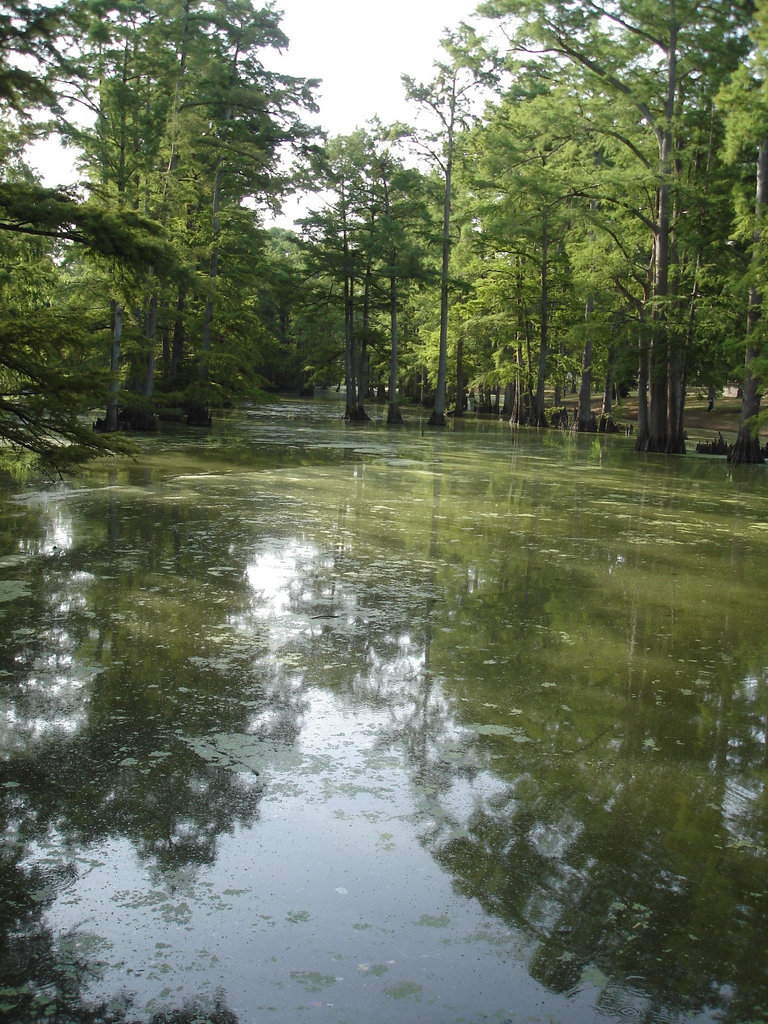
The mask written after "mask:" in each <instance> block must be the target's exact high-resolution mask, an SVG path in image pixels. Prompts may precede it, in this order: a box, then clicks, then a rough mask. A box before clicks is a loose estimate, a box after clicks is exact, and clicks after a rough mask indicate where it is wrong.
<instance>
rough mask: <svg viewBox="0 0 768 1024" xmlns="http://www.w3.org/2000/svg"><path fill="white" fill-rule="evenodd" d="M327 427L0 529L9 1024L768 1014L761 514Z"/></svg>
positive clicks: (246, 427)
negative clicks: (43, 1023) (34, 1023)
mask: <svg viewBox="0 0 768 1024" xmlns="http://www.w3.org/2000/svg"><path fill="white" fill-rule="evenodd" d="M337 417H338V409H337V408H336V406H335V405H334V404H331V403H328V404H327V405H323V404H322V403H317V404H314V405H312V404H308V403H298V402H297V403H282V404H280V405H275V406H272V407H267V408H264V409H259V410H254V411H253V412H251V413H247V414H240V415H236V416H235V415H233V416H232V417H231V419H229V420H227V421H225V422H224V424H223V425H221V426H220V427H219V428H218V429H217V430H216V431H215V432H213V433H212V434H211V435H210V436H208V437H192V436H191V435H185V434H178V435H174V436H170V437H166V438H159V439H158V438H153V439H150V440H147V441H146V442H143V443H142V445H143V448H142V451H141V452H140V454H139V456H138V458H137V459H136V460H134V461H131V462H128V461H126V462H125V463H121V464H119V465H114V464H112V465H106V466H95V467H91V468H89V469H88V470H87V471H84V472H83V474H82V476H81V477H79V478H78V479H77V480H76V481H73V482H71V483H69V484H67V485H61V486H58V487H56V488H52V489H47V490H35V489H32V488H28V489H26V490H25V491H21V492H18V491H17V492H13V491H11V490H10V489H9V490H8V491H7V492H6V494H5V497H4V498H3V510H4V515H3V517H2V520H1V521H0V621H1V622H2V631H1V633H0V637H1V639H0V815H1V819H0V827H1V828H2V834H3V844H2V852H1V853H0V893H1V894H2V902H1V903H0V1015H1V1014H6V1015H8V1019H10V1020H14V1021H18V1022H20V1024H31V1022H32V1021H38V1020H43V1019H47V1020H56V1019H59V1020H67V1021H75V1022H79V1021H83V1022H96V1021H114V1022H116V1024H118V1022H128V1021H130V1022H142V1024H143V1022H148V1021H151V1022H152V1024H161V1022H162V1021H174V1022H177V1021H178V1022H179V1024H182V1022H187V1021H189V1022H191V1021H193V1020H208V1021H211V1022H214V1024H232V1022H237V1021H241V1022H246V1021H248V1022H251V1021H261V1020H268V1019H272V1020H277V1021H283V1020H285V1021H288V1020H291V1021H295V1020H304V1019H314V1020H323V1021H346V1020H349V1019H352V1018H358V1019H363V1020H366V1021H371V1022H378V1021H381V1022H384V1021H389V1020H392V1019H398V1020H413V1021H416V1020H418V1021H420V1022H422V1021H433V1022H435V1024H438V1022H439V1024H442V1022H445V1021H449V1020H450V1021H466V1022H476V1021H481V1020H483V1021H486V1020H487V1021H497V1022H499V1024H501V1022H504V1021H509V1020H514V1021H541V1020H552V1021H561V1022H569V1024H571V1022H576V1024H580V1022H583V1024H587V1022H592V1021H594V1020H596V1019H599V1020H605V1021H608V1022H624V1021H627V1020H645V1021H649V1022H650V1021H653V1022H658V1021H683V1020H685V1021H691V1020H692V1021H698V1022H715V1021H726V1022H732V1024H743V1022H745V1021H752V1020H760V1019H761V1018H762V1017H764V1016H765V1015H766V1013H768V978H767V977H766V971H767V969H768V968H766V964H768V957H767V956H766V952H768V951H767V950H766V930H765V921H766V915H767V914H768V906H767V904H768V885H767V884H766V883H767V881H768V865H766V856H765V851H766V826H767V825H768V817H767V815H766V809H767V808H766V799H767V798H766V786H765V782H766V773H767V770H768V685H767V680H766V666H768V640H766V636H765V629H764V622H763V615H762V607H763V595H764V593H765V592H766V584H767V583H768V579H766V577H768V557H766V555H767V554H768V552H767V550H766V546H767V545H768V531H767V530H766V528H765V522H764V508H765V497H766V490H767V489H768V484H767V483H766V480H765V476H764V474H763V473H762V472H761V471H754V470H752V469H747V470H745V471H744V472H743V473H736V472H734V471H729V470H728V468H727V467H726V466H725V465H724V464H723V463H720V462H717V461H713V460H707V459H696V458H691V459H685V460H674V461H667V460H662V459H658V460H654V459H649V460H644V459H642V458H638V456H636V455H634V454H633V453H632V452H631V451H630V450H629V447H628V446H625V445H624V444H623V439H621V438H610V437H608V438H604V437H601V438H599V439H595V438H570V437H567V436H563V435H561V434H555V435H550V434H540V433H537V432H519V433H517V434H511V433H510V431H509V429H508V428H507V427H505V426H504V425H503V424H496V423H479V424H477V426H475V425H473V424H472V423H471V422H470V423H468V424H467V427H466V428H465V429H464V430H463V431H462V432H461V433H459V432H456V433H453V432H447V433H442V434H440V433H429V432H425V433H422V431H421V430H420V429H419V428H418V427H416V428H412V429H408V428H406V429H405V430H404V431H398V432H397V433H390V432H387V431H386V430H385V429H382V428H381V427H380V426H378V425H376V424H374V425H373V426H371V427H368V428H365V429H350V428H348V427H344V425H343V424H342V423H340V422H339V420H338V418H337Z"/></svg>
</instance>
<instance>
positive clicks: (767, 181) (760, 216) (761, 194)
mask: <svg viewBox="0 0 768 1024" xmlns="http://www.w3.org/2000/svg"><path fill="white" fill-rule="evenodd" d="M767 206H768V138H765V139H763V142H762V143H761V145H760V149H759V151H758V154H757V186H756V190H755V231H754V249H753V251H754V256H753V260H752V283H751V284H750V286H749V308H748V310H747V351H746V357H745V364H744V394H743V398H742V402H741V418H740V421H739V432H738V435H737V437H736V441H735V442H734V445H733V447H732V448H731V451H730V452H729V454H728V461H729V462H733V463H742V462H763V461H764V459H763V455H762V453H761V451H760V439H759V437H758V434H757V416H758V413H759V412H760V400H761V397H762V395H761V391H760V381H759V379H758V377H757V375H756V374H755V371H754V369H753V366H754V360H755V358H756V357H757V356H758V355H759V354H760V351H761V346H760V343H759V341H758V340H757V325H758V322H759V320H760V318H761V316H762V310H763V295H762V292H761V290H760V288H759V287H758V281H757V275H758V271H759V269H760V267H761V266H762V262H763V261H762V258H761V256H760V240H761V237H762V224H763V220H764V218H765V211H766V207H767Z"/></svg>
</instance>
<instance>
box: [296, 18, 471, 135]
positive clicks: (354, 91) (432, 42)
mask: <svg viewBox="0 0 768 1024" xmlns="http://www.w3.org/2000/svg"><path fill="white" fill-rule="evenodd" d="M477 4H478V0H384V2H383V3H382V2H378V3H376V2H372V0H362V2H361V0H282V3H281V2H279V0H278V3H277V5H276V6H277V8H278V9H282V10H283V12H284V14H283V20H282V27H283V31H284V32H285V34H286V35H287V36H288V38H289V39H290V47H289V49H288V51H287V53H286V55H285V57H284V58H282V59H281V64H280V68H281V70H285V71H286V72H287V73H289V74H294V75H299V76H302V77H304V78H320V79H322V84H321V87H320V96H319V102H320V115H319V118H318V119H319V121H320V124H321V126H322V127H323V128H324V129H325V130H326V131H328V132H329V133H330V134H331V135H341V134H347V133H349V132H351V131H354V129H355V128H358V127H362V126H363V125H364V124H365V123H366V121H368V120H370V118H372V117H373V116H374V115H375V114H378V116H379V117H380V119H381V120H382V121H383V122H385V123H386V122H390V121H395V120H407V119H411V120H412V116H413V112H412V110H411V111H410V114H409V109H408V106H407V104H406V101H405V97H404V92H403V87H402V83H401V81H400V76H401V75H402V74H408V75H410V76H411V77H412V78H415V79H416V80H417V81H422V80H428V79H429V78H430V77H431V72H432V62H433V61H434V60H435V59H436V58H437V57H439V56H440V39H441V37H442V36H443V34H444V30H445V29H453V28H456V27H457V26H458V25H459V23H460V22H461V21H462V20H464V21H470V22H476V21H477V19H475V18H473V12H474V9H475V8H476V7H477Z"/></svg>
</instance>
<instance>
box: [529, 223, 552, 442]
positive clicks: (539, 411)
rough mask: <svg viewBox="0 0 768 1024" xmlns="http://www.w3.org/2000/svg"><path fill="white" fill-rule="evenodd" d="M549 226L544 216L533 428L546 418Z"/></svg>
mask: <svg viewBox="0 0 768 1024" xmlns="http://www.w3.org/2000/svg"><path fill="white" fill-rule="evenodd" d="M548 284H549V226H548V224H547V215H546V213H545V214H544V219H543V221H542V228H541V328H540V333H539V365H538V373H537V376H536V395H535V398H534V408H533V426H535V427H545V426H546V425H547V418H546V414H545V411H544V383H545V380H546V375H547V352H548V348H549V294H548Z"/></svg>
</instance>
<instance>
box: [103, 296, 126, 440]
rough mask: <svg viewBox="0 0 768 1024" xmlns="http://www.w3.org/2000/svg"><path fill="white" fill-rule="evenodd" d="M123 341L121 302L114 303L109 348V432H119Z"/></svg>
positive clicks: (107, 416)
mask: <svg viewBox="0 0 768 1024" xmlns="http://www.w3.org/2000/svg"><path fill="white" fill-rule="evenodd" d="M122 340H123V307H122V306H121V305H120V303H119V302H113V303H112V339H111V342H110V346H109V372H110V374H111V377H112V379H111V381H110V385H109V390H110V396H109V401H108V402H107V411H106V415H105V417H104V429H105V430H107V431H109V432H114V431H115V430H117V406H118V396H119V393H120V347H121V344H122Z"/></svg>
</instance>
